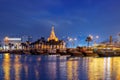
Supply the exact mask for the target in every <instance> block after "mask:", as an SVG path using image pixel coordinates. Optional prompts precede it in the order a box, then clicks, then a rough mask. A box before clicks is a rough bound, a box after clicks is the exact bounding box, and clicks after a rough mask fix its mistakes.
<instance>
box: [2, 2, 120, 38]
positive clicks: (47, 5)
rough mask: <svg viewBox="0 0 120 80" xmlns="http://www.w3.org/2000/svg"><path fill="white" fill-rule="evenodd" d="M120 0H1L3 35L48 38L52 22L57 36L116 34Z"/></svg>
mask: <svg viewBox="0 0 120 80" xmlns="http://www.w3.org/2000/svg"><path fill="white" fill-rule="evenodd" d="M119 3H120V1H119V0H114V1H113V0H105V1H104V0H103V1H101V0H98V1H94V0H85V1H79V0H70V1H69V2H68V1H64V0H59V1H56V0H51V1H49V0H41V1H39V0H35V1H23V0H17V1H15V0H11V1H9V0H0V17H1V18H0V28H1V29H0V36H1V37H2V36H3V37H4V36H6V35H8V36H11V35H30V36H33V37H34V38H35V39H37V38H39V37H41V36H44V37H46V38H47V37H48V36H49V33H50V30H51V27H52V25H54V26H55V32H56V35H57V36H58V37H59V38H62V37H63V36H71V37H76V36H79V35H82V36H87V35H89V34H91V35H93V36H96V35H99V36H100V39H101V40H104V39H108V38H109V36H110V35H112V36H115V35H117V34H118V33H119V29H120V27H119V26H120V24H119V21H120V15H119V14H120V10H119V8H120V5H119Z"/></svg>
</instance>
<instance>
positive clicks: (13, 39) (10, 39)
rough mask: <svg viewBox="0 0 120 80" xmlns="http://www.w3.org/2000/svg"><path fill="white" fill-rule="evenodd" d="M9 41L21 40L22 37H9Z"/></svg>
mask: <svg viewBox="0 0 120 80" xmlns="http://www.w3.org/2000/svg"><path fill="white" fill-rule="evenodd" d="M8 40H9V41H21V38H8Z"/></svg>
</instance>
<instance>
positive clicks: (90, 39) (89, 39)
mask: <svg viewBox="0 0 120 80" xmlns="http://www.w3.org/2000/svg"><path fill="white" fill-rule="evenodd" d="M85 41H86V42H88V47H89V44H90V42H91V41H92V38H91V37H90V36H88V37H87V38H86V40H85Z"/></svg>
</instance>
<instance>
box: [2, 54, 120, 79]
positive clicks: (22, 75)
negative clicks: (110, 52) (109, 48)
mask: <svg viewBox="0 0 120 80" xmlns="http://www.w3.org/2000/svg"><path fill="white" fill-rule="evenodd" d="M0 80H120V57H113V58H93V57H84V58H79V57H66V56H40V55H13V54H11V55H10V54H9V53H6V54H0Z"/></svg>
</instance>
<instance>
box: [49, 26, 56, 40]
mask: <svg viewBox="0 0 120 80" xmlns="http://www.w3.org/2000/svg"><path fill="white" fill-rule="evenodd" d="M50 40H54V41H58V38H57V37H56V35H55V32H54V26H52V31H51V34H50V37H49V38H48V41H50Z"/></svg>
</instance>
